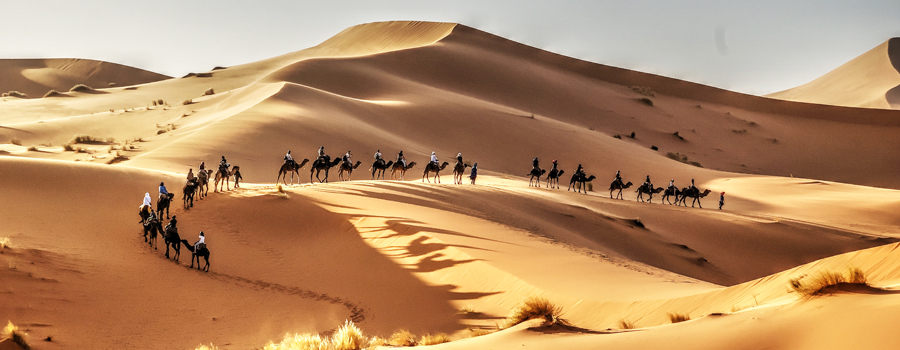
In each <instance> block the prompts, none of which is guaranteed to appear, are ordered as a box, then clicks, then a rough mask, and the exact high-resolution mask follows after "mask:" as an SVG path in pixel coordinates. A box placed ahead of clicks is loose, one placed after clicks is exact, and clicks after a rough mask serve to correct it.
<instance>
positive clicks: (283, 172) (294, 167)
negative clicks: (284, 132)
mask: <svg viewBox="0 0 900 350" xmlns="http://www.w3.org/2000/svg"><path fill="white" fill-rule="evenodd" d="M306 163H309V159H305V158H304V159H303V161H302V162H300V164H297V162H284V164H282V165H281V169H279V170H278V178H277V179H275V184H276V185H278V181H281V183H284V179H285V178H286V177H287V174H288V173H290V174H291V183H290V184H291V185H293V184H294V174H297V184H298V185H299V184H300V172H299V170H300V168H302V167H303V166H304V165H306ZM235 180H236V179H235ZM234 186H235V187H237V183H235V184H234Z"/></svg>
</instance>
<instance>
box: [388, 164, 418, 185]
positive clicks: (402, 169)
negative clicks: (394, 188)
mask: <svg viewBox="0 0 900 350" xmlns="http://www.w3.org/2000/svg"><path fill="white" fill-rule="evenodd" d="M414 166H416V162H409V163H407V164H406V166H405V167H404V166H403V163H401V162H396V163H394V166H392V167H391V180H393V179H394V174H395V173H397V172H398V171H399V172H400V177H399V179H400V181H403V179H404V178H405V177H406V171H407V170H409V169H412V168H413V167H414Z"/></svg>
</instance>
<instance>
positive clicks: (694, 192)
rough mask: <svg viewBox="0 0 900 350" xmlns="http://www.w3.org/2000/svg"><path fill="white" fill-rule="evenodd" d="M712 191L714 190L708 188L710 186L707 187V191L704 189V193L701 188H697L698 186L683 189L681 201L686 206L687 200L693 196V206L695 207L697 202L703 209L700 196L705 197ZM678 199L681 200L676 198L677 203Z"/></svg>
mask: <svg viewBox="0 0 900 350" xmlns="http://www.w3.org/2000/svg"><path fill="white" fill-rule="evenodd" d="M711 192H712V191H711V190H710V189H708V188H707V189H706V190H705V191H703V193H700V189H699V188H696V187H694V188H693V189H690V188H685V189H684V190H683V191H681V198H680V200H681V203H682V204H684V206H685V207H686V206H687V203H685V200H686V199H687V198H688V197H691V198H693V199H694V200H693V201H692V202H691V208H693V207H694V204H697V205H698V206H700V209H703V205H702V204H700V198H703V197H706V196H708V195H709V194H710V193H711ZM678 201H679V199H676V200H675V202H676V203H678Z"/></svg>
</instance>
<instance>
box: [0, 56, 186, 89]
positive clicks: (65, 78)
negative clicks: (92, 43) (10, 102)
mask: <svg viewBox="0 0 900 350" xmlns="http://www.w3.org/2000/svg"><path fill="white" fill-rule="evenodd" d="M0 77H2V79H0V92H3V93H7V92H9V91H19V92H22V93H25V94H27V95H28V97H29V98H39V97H41V96H44V94H46V93H47V91H50V90H56V91H60V92H66V91H69V89H71V88H72V87H73V86H75V85H77V84H85V85H88V86H90V87H92V88H94V89H102V88H107V87H110V86H129V85H137V84H144V83H151V82H154V81H160V80H164V79H169V78H170V77H168V76H165V75H162V74H157V73H153V72H150V71H146V70H143V69H139V68H134V67H129V66H123V65H121V64H116V63H110V62H103V61H95V60H86V59H70V58H48V59H0ZM110 84H112V85H110Z"/></svg>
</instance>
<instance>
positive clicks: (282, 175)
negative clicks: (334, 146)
mask: <svg viewBox="0 0 900 350" xmlns="http://www.w3.org/2000/svg"><path fill="white" fill-rule="evenodd" d="M352 158H353V154H352V153H351V152H350V151H347V153H345V154H344V155H343V156H341V157H340V158H334V159H332V157H331V156H330V155H328V154H325V147H324V146H322V147H320V148H319V154H318V157H317V158H316V159H315V160H314V161H312V163H310V161H309V159H307V158H304V159H303V160H302V161H300V162H299V163H298V162H297V161H295V160H294V157H293V156H292V155H291V151H288V152H287V154H286V155H285V156H284V163H282V164H281V167H280V168H279V170H278V177H277V178H276V179H275V184H276V185H278V184H279V183H282V184H285V185H293V184H294V177H295V176H296V177H297V184H300V169H302V168H303V167H304V166H305V165H306V164H307V163H310V164H311V165H310V168H309V182H310V183H314V181H313V179H314V178H315V180H317V181H318V182H319V183H327V182H328V175H329V173H330V172H331V169H332V168H335V167H337V168H338V178H339V179H340V180H341V181H350V176H351V175H352V174H353V171H354V170H356V169H357V168H359V166H360V165H362V161H356V162H355V163H354V162H353V160H352ZM374 158H375V160H374V162H373V163H372V166H371V167H369V172H370V173H371V179H372V180H379V179H380V180H384V179H385V173H387V172H388V171H390V174H391V180H401V181H403V180H405V179H406V172H407V171H409V170H410V169H412V168H413V167H415V166H416V162H407V161H406V157H405V156H403V151H400V153H398V154H397V160H389V161H385V159H384V157H383V156H382V154H381V150H378V151H376V152H375V156H374ZM456 159H457V162H456V165H454V167H453V180H454V181H453V182H454V183H455V184H462V178H463V176H464V175H465V171H466V169H467V168H472V171H471V172H470V173H469V178H470V179H471V180H472V184H474V183H475V178H476V176H477V170H476V169H475V168H474V167H473V166H472V165H470V164H467V163H464V162H463V160H462V154H457V156H456ZM449 165H450V163H449V162H443V164H441V163H439V162H438V160H437V155H436V154H435V152H431V161H430V162H428V163H426V164H425V166H424V170H423V172H422V182H426V181H427V182H432V181H434V182H435V183H441V177H440V173H441V171H443V170H444V169H446V168H447V166H449ZM476 165H477V164H476ZM288 175H290V180H288Z"/></svg>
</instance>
